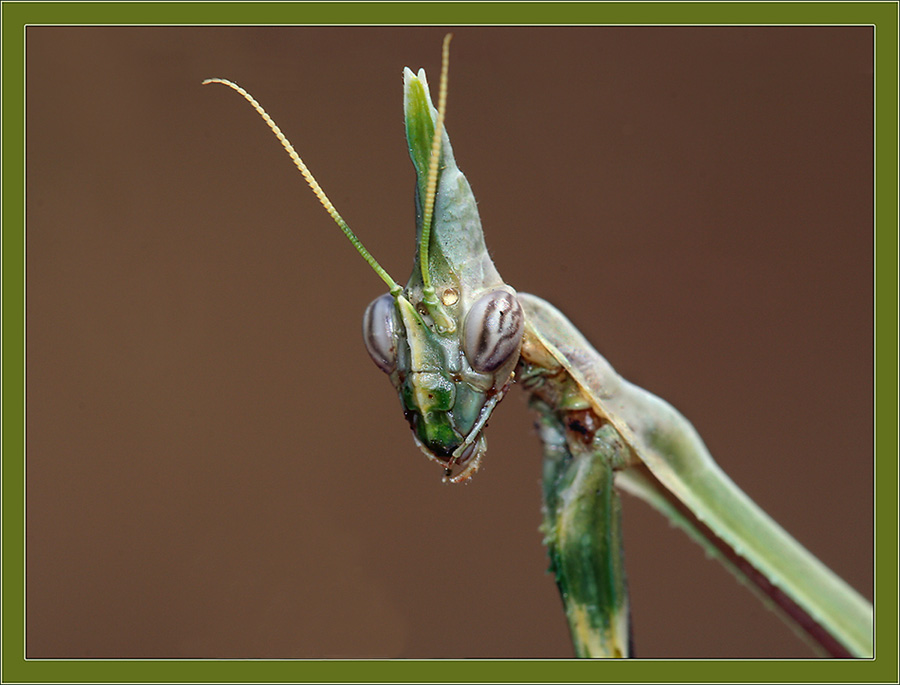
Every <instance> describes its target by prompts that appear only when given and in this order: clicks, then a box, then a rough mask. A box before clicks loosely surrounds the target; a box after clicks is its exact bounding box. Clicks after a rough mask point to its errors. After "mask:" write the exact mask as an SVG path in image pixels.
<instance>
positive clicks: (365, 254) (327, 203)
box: [203, 47, 446, 298]
mask: <svg viewBox="0 0 900 685" xmlns="http://www.w3.org/2000/svg"><path fill="white" fill-rule="evenodd" d="M445 50H446V47H445ZM210 83H221V84H222V85H223V86H228V87H229V88H231V89H232V90H236V91H237V92H238V93H240V94H241V95H243V96H244V99H245V100H246V101H247V102H249V103H250V106H251V107H253V109H255V110H256V113H257V114H259V116H261V117H262V118H263V121H265V122H266V124H268V126H269V128H270V129H272V133H274V134H275V137H276V138H278V141H279V142H280V143H281V145H282V147H284V149H285V151H286V152H287V153H288V155H289V156H290V158H291V161H293V162H294V166H296V167H297V168H298V169H299V170H300V173H301V174H303V178H304V179H306V183H307V184H308V185H309V187H310V189H311V190H312V191H313V192H314V193H315V194H316V197H317V198H319V202H321V203H322V206H323V207H324V208H325V211H327V212H328V213H329V214H330V215H331V218H332V219H334V221H335V223H336V224H337V225H338V226H340V228H341V230H342V231H343V232H344V235H345V236H347V239H348V240H349V241H350V242H351V243H352V244H353V247H355V248H356V251H357V252H359V254H360V255H361V256H362V258H363V259H365V260H366V263H368V265H369V266H371V267H372V269H373V270H374V271H375V273H377V274H378V275H379V276H380V277H381V280H383V281H384V282H385V283H387V286H388V288H390V291H391V295H393V296H394V297H395V298H396V297H397V296H398V295H399V294H400V293H401V292H402V291H403V288H402V287H400V286H399V285H397V283H396V282H395V281H394V279H393V278H391V277H390V276H389V275H388V273H387V271H385V270H384V269H383V268H382V267H381V265H380V264H379V263H378V262H377V261H376V260H375V258H374V257H373V256H372V255H371V254H369V251H368V250H367V249H366V248H365V247H364V246H363V244H362V242H360V240H359V238H357V237H356V234H354V233H353V231H351V230H350V226H348V225H347V222H346V221H344V219H343V218H342V217H341V215H340V214H338V211H337V210H336V209H335V208H334V205H333V204H331V200H329V199H328V196H327V195H326V194H325V191H324V190H322V187H321V186H320V185H319V182H318V181H316V179H315V177H313V175H312V174H311V173H310V171H309V169H308V168H307V166H306V164H304V163H303V160H302V159H300V155H298V154H297V151H296V150H295V149H294V146H293V145H291V141H289V140H288V139H287V137H286V136H285V135H284V134H283V133H282V132H281V129H280V128H278V124H276V123H275V121H274V120H273V119H272V117H270V116H269V114H268V112H266V110H264V109H263V108H262V105H260V104H259V102H257V101H256V98H254V97H253V96H252V95H250V93H248V92H247V91H246V90H244V89H243V88H241V87H240V86H239V85H238V84H236V83H233V82H232V81H229V80H228V79H224V78H208V79H206V80H205V81H203V85H204V86H205V85H208V84H210ZM433 164H434V163H433ZM434 166H435V175H436V172H437V167H436V164H434ZM433 185H434V184H432V186H433ZM433 194H434V193H433V192H432V195H433ZM433 204H434V202H433V200H432V205H433Z"/></svg>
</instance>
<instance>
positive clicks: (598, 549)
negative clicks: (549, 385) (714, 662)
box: [530, 397, 631, 658]
mask: <svg viewBox="0 0 900 685" xmlns="http://www.w3.org/2000/svg"><path fill="white" fill-rule="evenodd" d="M530 404H531V407H532V408H533V409H535V410H536V411H537V412H538V415H539V432H540V434H541V439H542V442H543V445H544V464H543V471H544V476H543V483H544V488H543V489H544V507H543V513H544V522H543V524H542V530H543V532H544V543H545V544H546V545H547V551H548V554H549V556H550V570H551V572H552V573H553V575H554V578H555V579H556V584H557V586H558V587H559V593H560V596H561V597H562V601H563V605H564V607H565V612H566V618H567V620H568V623H569V631H570V633H571V635H572V642H573V644H574V646H575V654H576V656H578V657H586V658H622V657H628V656H631V628H630V612H629V604H628V587H627V584H626V581H625V563H624V553H623V547H622V509H621V505H620V502H619V495H618V493H617V492H616V489H615V483H614V467H615V465H616V464H618V463H620V462H621V460H622V458H623V452H624V450H625V445H624V444H623V443H622V441H621V440H620V439H619V437H618V434H617V433H616V431H615V429H614V428H613V427H612V425H610V424H606V425H604V426H603V427H601V428H600V429H599V430H598V431H597V432H596V433H595V434H594V435H592V436H591V439H590V440H589V441H588V442H585V441H584V439H583V438H584V436H583V434H580V433H575V434H574V435H573V434H571V431H569V429H567V418H566V416H565V412H562V413H561V412H560V411H559V410H558V409H554V408H553V407H551V406H550V405H548V404H546V403H545V402H544V401H542V400H540V399H538V398H537V397H532V401H531V403H530ZM567 433H569V434H568V435H567Z"/></svg>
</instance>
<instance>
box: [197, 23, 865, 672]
mask: <svg viewBox="0 0 900 685" xmlns="http://www.w3.org/2000/svg"><path fill="white" fill-rule="evenodd" d="M449 41H450V35H448V36H447V37H446V38H445V39H444V44H443V59H442V69H441V79H440V90H439V97H438V106H437V107H435V106H434V105H433V104H432V98H431V94H430V91H429V87H428V82H427V79H426V76H425V72H424V70H419V72H418V73H417V74H415V73H413V72H412V71H411V70H410V69H408V68H407V69H405V70H404V114H405V122H406V136H407V142H408V146H409V153H410V157H411V159H412V162H413V166H414V167H415V171H416V193H415V200H416V242H417V250H416V257H415V265H414V268H413V272H412V275H411V277H410V279H409V281H408V282H407V284H406V285H405V286H401V285H399V284H398V283H397V282H396V281H394V280H393V279H392V278H391V277H390V276H389V275H388V274H387V272H386V271H385V270H384V269H383V268H382V267H381V266H380V265H379V264H378V262H377V261H376V260H375V259H374V258H373V257H372V255H370V254H369V252H368V251H367V250H366V249H365V247H363V245H362V243H361V242H360V241H359V239H358V238H357V237H356V236H355V234H354V233H353V231H351V229H350V227H349V226H348V225H347V224H346V222H345V221H344V220H343V219H342V218H341V216H340V214H339V213H338V212H337V211H336V210H335V208H334V207H333V205H332V204H331V202H330V201H329V200H328V198H327V196H326V195H325V193H324V192H323V191H322V189H321V187H320V186H319V184H318V182H317V181H316V180H315V178H314V177H313V176H312V174H311V173H310V172H309V170H308V168H307V167H306V165H305V164H304V162H303V161H302V159H301V158H300V156H299V155H298V154H297V152H296V151H295V150H294V148H293V146H292V145H291V143H290V142H289V141H288V139H287V138H286V137H285V136H284V134H283V133H282V132H281V130H280V129H279V128H278V126H277V125H276V124H275V122H274V121H273V120H272V119H271V118H270V117H269V115H268V114H267V113H266V112H265V110H263V108H262V107H261V106H260V105H259V103H258V102H257V101H256V100H255V99H254V98H253V97H252V96H251V95H250V94H249V93H248V92H247V91H245V90H244V89H243V88H241V87H240V86H238V85H236V84H234V83H232V82H231V81H228V80H225V79H207V80H206V81H204V84H208V83H220V84H223V85H226V86H228V87H230V88H232V89H234V90H235V91H237V92H238V93H240V94H241V95H242V96H243V97H244V98H245V99H246V100H247V101H248V102H249V103H250V104H251V105H252V106H253V107H254V109H255V110H256V111H257V112H258V113H259V114H260V116H262V118H263V119H264V120H265V122H266V123H267V124H268V126H269V127H270V128H271V130H272V131H273V132H274V134H275V135H276V137H277V138H278V140H279V141H280V142H281V144H282V145H283V146H284V148H285V150H286V151H287V152H288V154H289V155H290V157H291V159H292V160H293V162H294V164H295V165H296V166H297V168H298V169H299V170H300V172H301V173H302V174H303V177H304V178H305V180H306V182H307V184H308V185H309V186H310V188H311V189H312V190H313V192H314V193H315V194H316V196H317V197H318V198H319V201H320V202H321V203H322V205H323V206H324V207H325V209H326V210H327V211H328V213H329V214H330V215H331V217H332V218H333V219H334V221H335V222H336V223H337V224H338V225H339V226H340V228H341V230H342V231H343V232H344V234H345V235H346V236H347V238H348V239H349V240H350V242H351V243H352V244H353V246H354V247H355V248H356V249H357V251H359V253H360V254H361V255H362V257H363V258H364V259H365V260H366V262H368V264H369V265H370V266H371V267H372V269H373V270H374V271H375V272H376V274H377V275H378V276H379V277H380V278H381V279H382V280H383V281H384V282H385V284H386V285H387V287H388V293H387V294H385V295H382V296H381V297H379V298H377V299H375V300H374V301H373V302H372V303H371V304H370V305H369V306H368V308H367V309H366V311H365V315H364V318H363V338H364V342H365V346H366V349H367V350H368V352H369V355H370V356H371V357H372V360H373V361H374V362H375V364H376V365H377V366H378V367H379V368H380V369H381V370H382V371H383V372H384V373H385V374H387V375H388V377H389V378H390V380H391V383H392V384H393V386H394V388H395V389H396V390H397V392H398V394H399V396H400V400H401V405H402V408H403V412H404V415H405V417H406V420H407V421H408V422H409V424H410V427H411V428H412V432H413V439H414V440H415V442H416V444H417V445H418V446H419V448H420V449H421V450H422V452H423V453H424V454H425V455H426V456H427V457H428V458H429V459H430V460H432V461H434V462H436V463H438V464H439V465H440V467H441V468H442V470H443V473H444V480H445V481H447V482H450V483H463V482H468V481H469V479H470V478H471V477H472V476H473V474H474V473H475V472H476V471H477V469H478V467H479V465H480V464H481V461H482V459H483V458H484V455H485V453H486V450H487V442H486V439H485V436H484V428H485V426H486V424H487V421H488V419H489V418H490V416H491V414H492V412H493V411H494V409H495V408H496V406H497V405H498V404H499V402H500V401H501V400H502V399H503V397H504V396H505V395H506V393H507V391H508V390H509V389H510V387H511V386H512V384H513V382H514V380H515V382H516V383H518V384H519V385H520V386H521V387H522V388H524V389H525V390H526V392H528V393H529V395H530V406H531V407H532V409H533V410H534V411H535V412H536V414H537V427H538V433H539V435H540V438H541V440H542V443H543V448H544V505H543V506H544V509H543V510H544V523H543V526H542V529H543V531H544V534H545V542H546V544H547V545H548V548H549V554H550V558H551V568H552V570H553V572H554V573H555V576H556V581H557V584H558V586H559V589H560V593H561V595H562V598H563V603H564V606H565V610H566V615H567V618H568V622H569V628H570V631H571V634H572V638H573V641H574V644H575V651H576V654H577V655H578V656H580V657H627V656H630V655H631V654H632V650H631V636H630V632H631V630H630V617H629V608H628V593H627V587H626V580H625V571H624V562H623V555H622V542H621V510H620V505H619V499H618V492H617V488H618V489H621V490H625V491H626V492H629V493H631V494H633V495H635V496H637V497H639V498H641V499H643V500H645V501H646V502H647V503H649V504H650V505H651V506H652V507H654V508H655V509H657V510H658V511H660V512H661V513H663V514H664V515H665V516H666V517H668V518H669V519H670V520H671V521H672V522H673V523H674V524H675V525H676V526H678V527H680V528H682V529H683V530H684V531H685V532H686V533H687V534H688V535H689V536H690V537H691V538H693V539H694V540H696V541H697V542H698V543H700V544H701V545H702V546H703V547H704V548H705V549H706V551H707V552H708V553H709V554H710V555H712V556H714V557H715V558H717V559H718V560H719V561H721V562H722V563H723V565H725V566H726V568H728V569H729V570H730V571H731V572H732V573H734V574H735V575H736V576H738V578H739V579H741V580H743V581H745V584H746V585H748V586H749V587H750V588H751V589H752V590H753V591H754V592H755V593H756V594H757V595H758V596H759V597H760V598H761V599H762V601H764V602H765V603H767V604H768V605H769V606H770V607H771V608H773V609H774V610H775V611H776V612H777V613H779V615H780V616H781V617H782V618H783V619H784V620H786V621H787V622H788V623H789V624H791V625H792V626H793V627H794V628H795V630H796V631H797V632H798V633H801V634H802V635H804V636H805V637H806V638H808V641H809V642H810V643H811V644H812V645H813V646H814V647H815V648H816V649H817V650H818V651H819V652H820V653H825V654H830V655H832V656H842V657H871V656H872V654H873V649H874V648H873V610H872V606H871V604H869V603H868V602H867V601H866V600H865V599H864V598H863V597H862V596H861V595H859V594H858V593H857V592H856V591H855V590H854V589H853V588H851V587H850V586H849V585H847V584H846V583H845V582H844V581H843V580H841V579H840V578H839V577H838V576H837V575H835V574H834V573H833V572H832V571H830V570H829V569H828V568H827V567H825V566H824V565H823V564H822V563H821V562H820V561H819V560H818V559H816V557H814V556H813V555H812V554H811V553H810V552H808V551H807V550H806V549H805V548H804V547H802V546H801V545H800V544H799V543H798V542H797V541H796V540H794V539H793V538H792V537H791V536H790V535H789V534H788V533H786V532H785V531H784V530H783V529H782V528H781V527H780V526H779V525H778V524H777V523H775V521H773V520H772V519H771V518H769V517H768V516H767V515H766V514H765V513H764V512H763V511H762V510H761V509H760V508H759V507H757V506H756V505H755V504H754V503H753V501H752V500H750V498H749V497H747V495H745V494H744V493H743V492H742V491H741V490H740V489H739V488H738V487H737V486H736V485H735V484H734V483H733V482H732V481H731V480H730V479H729V478H728V476H727V475H726V474H725V473H724V472H723V471H722V470H721V469H720V468H719V467H718V465H717V464H716V463H715V461H714V460H713V458H712V457H711V456H710V454H709V452H708V451H707V449H706V447H705V445H704V444H703V441H702V440H701V438H700V436H699V435H698V434H697V432H696V431H695V430H694V428H693V427H692V426H691V424H690V423H689V422H688V421H687V419H685V418H684V417H683V416H682V415H681V414H680V413H678V412H677V411H676V410H675V409H674V408H673V407H671V406H670V405H669V404H667V403H666V402H665V401H663V400H661V399H659V398H658V397H656V396H654V395H652V394H651V393H649V392H647V391H646V390H643V389H642V388H639V387H637V386H636V385H633V384H631V383H629V382H628V381H626V380H625V379H623V378H621V377H620V376H619V375H618V374H617V373H616V372H615V370H614V369H613V368H612V366H611V365H610V364H609V362H607V361H606V359H604V358H603V357H602V356H601V355H600V354H599V353H598V352H597V351H596V350H595V349H594V348H593V346H592V345H591V344H590V343H589V342H588V341H587V340H586V339H585V338H584V337H583V336H582V335H581V333H580V332H579V331H578V330H577V329H576V328H575V327H574V326H573V325H572V324H571V323H570V322H569V321H568V319H566V317H565V316H564V315H563V314H562V313H561V312H560V311H559V310H557V309H556V308H555V307H554V306H553V305H551V304H549V303H547V302H545V301H544V300H542V299H540V298H538V297H536V296H534V295H528V294H525V293H517V292H516V291H515V290H514V289H513V288H512V287H510V286H509V285H507V284H506V283H504V281H503V279H502V278H501V277H500V275H499V273H498V272H497V269H496V268H495V267H494V264H493V262H492V260H491V258H490V256H489V255H488V252H487V249H486V247H485V242H484V236H483V233H482V228H481V221H480V219H479V215H478V210H477V207H476V203H475V198H474V196H473V194H472V191H471V189H470V187H469V184H468V181H467V180H466V178H465V176H464V175H463V174H462V172H461V171H460V170H459V168H458V167H457V165H456V161H455V158H454V155H453V149H452V147H451V145H450V139H449V136H448V134H447V131H446V128H445V127H444V119H445V114H446V99H447V72H448V62H449V59H448V55H449Z"/></svg>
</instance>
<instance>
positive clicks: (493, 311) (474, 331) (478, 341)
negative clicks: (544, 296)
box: [463, 290, 525, 373]
mask: <svg viewBox="0 0 900 685" xmlns="http://www.w3.org/2000/svg"><path fill="white" fill-rule="evenodd" d="M524 332H525V314H524V312H523V311H522V306H521V305H520V304H519V300H518V299H516V296H515V295H513V294H511V293H508V292H506V291H505V290H495V291H494V292H492V293H488V294H487V295H485V296H484V297H482V298H481V299H479V300H478V301H477V302H476V303H475V304H474V305H472V308H471V309H470V310H469V313H468V314H467V315H466V322H465V326H464V330H463V351H464V352H465V353H466V358H467V359H468V360H469V363H470V364H471V365H472V368H473V369H475V370H476V371H480V372H482V373H490V372H491V371H496V370H497V369H499V368H500V367H501V366H503V363H504V362H506V361H507V360H508V359H509V357H510V355H512V353H513V352H516V351H517V350H518V349H519V344H520V343H521V342H522V334H523V333H524Z"/></svg>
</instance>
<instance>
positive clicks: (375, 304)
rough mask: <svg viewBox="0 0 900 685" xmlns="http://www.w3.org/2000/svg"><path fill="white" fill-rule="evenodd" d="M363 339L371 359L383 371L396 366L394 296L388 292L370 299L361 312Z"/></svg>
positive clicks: (388, 370) (388, 371) (389, 371)
mask: <svg viewBox="0 0 900 685" xmlns="http://www.w3.org/2000/svg"><path fill="white" fill-rule="evenodd" d="M363 341H365V343H366V350H368V352H369V356H370V357H372V361H373V362H375V364H376V365H377V366H378V368H379V369H381V370H382V371H384V372H385V373H391V372H392V371H393V370H394V369H395V368H396V366H397V332H396V330H395V329H394V298H393V297H391V296H390V295H389V294H385V295H382V296H381V297H379V298H376V299H374V300H372V303H371V304H370V305H369V306H368V307H366V313H365V314H363Z"/></svg>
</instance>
